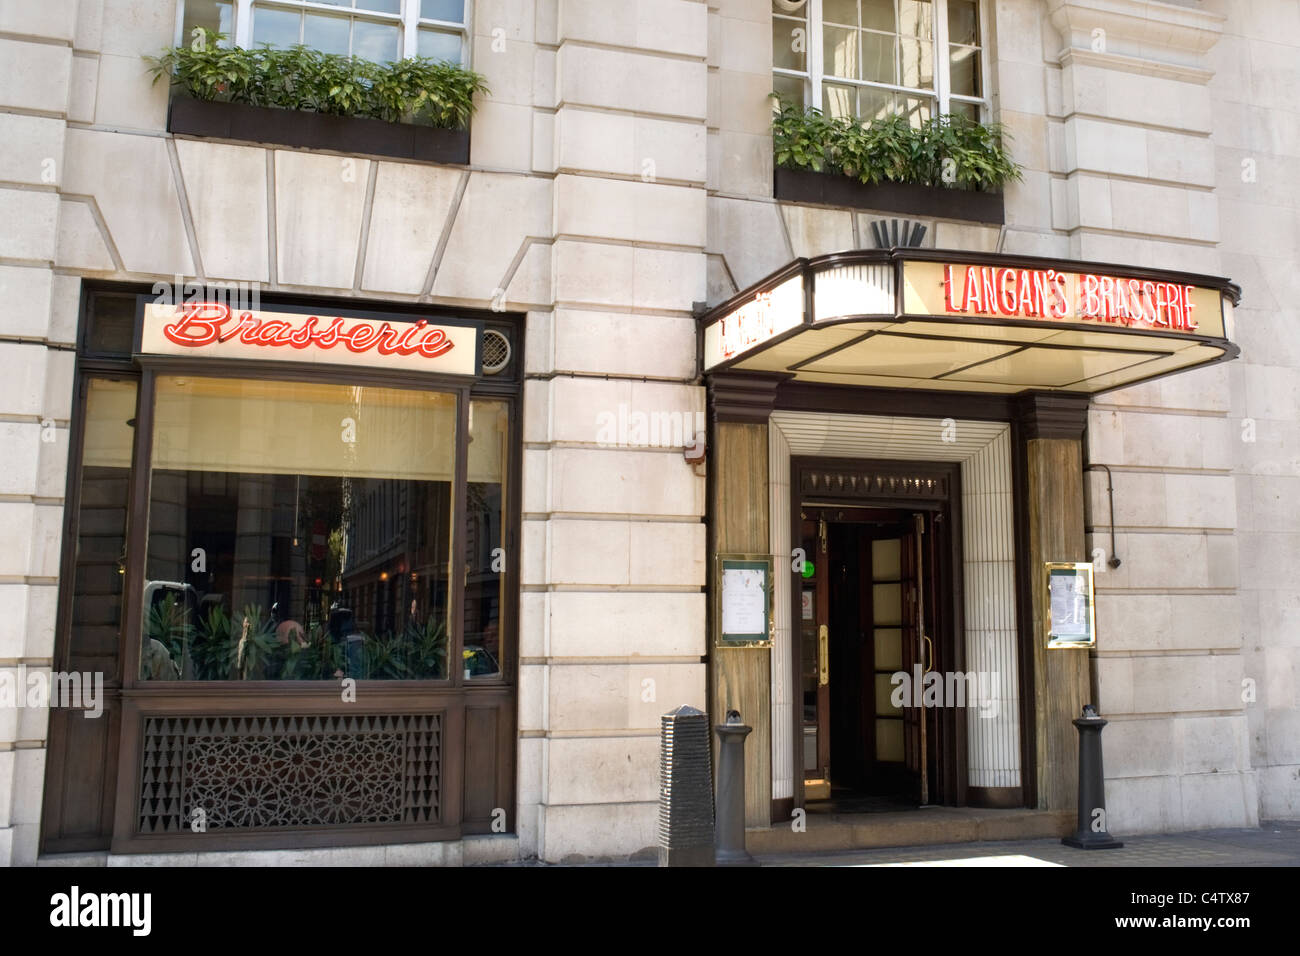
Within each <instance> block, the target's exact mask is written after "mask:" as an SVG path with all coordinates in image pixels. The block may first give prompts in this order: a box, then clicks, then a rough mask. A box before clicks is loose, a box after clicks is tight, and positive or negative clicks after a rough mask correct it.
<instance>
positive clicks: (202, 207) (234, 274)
mask: <svg viewBox="0 0 1300 956" xmlns="http://www.w3.org/2000/svg"><path fill="white" fill-rule="evenodd" d="M176 155H177V158H178V159H179V161H180V167H181V175H182V176H184V178H185V190H186V193H187V195H188V196H189V204H190V215H191V217H192V219H193V222H194V234H195V238H196V239H197V241H198V247H199V258H200V259H201V260H202V262H203V271H204V273H205V274H206V276H207V277H208V278H210V279H233V280H247V281H254V282H266V281H268V279H269V278H270V276H269V274H268V263H269V256H268V254H267V244H268V241H269V240H268V237H267V225H266V215H267V189H266V175H267V162H266V151H265V150H262V149H257V148H254V147H250V146H228V145H225V144H222V143H206V142H202V141H199V140H186V139H178V140H176Z"/></svg>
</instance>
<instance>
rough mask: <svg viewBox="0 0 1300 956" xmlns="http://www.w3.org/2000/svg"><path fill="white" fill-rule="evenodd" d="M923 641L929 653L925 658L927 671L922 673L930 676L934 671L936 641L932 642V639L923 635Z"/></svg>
mask: <svg viewBox="0 0 1300 956" xmlns="http://www.w3.org/2000/svg"><path fill="white" fill-rule="evenodd" d="M921 640H923V641H925V645H926V648H927V653H926V656H925V670H924V671H922V673H923V674H928V673H930V671H932V670H933V669H934V641H932V640H930V638H929V637H927V636H926V635H924V634H922V635H921Z"/></svg>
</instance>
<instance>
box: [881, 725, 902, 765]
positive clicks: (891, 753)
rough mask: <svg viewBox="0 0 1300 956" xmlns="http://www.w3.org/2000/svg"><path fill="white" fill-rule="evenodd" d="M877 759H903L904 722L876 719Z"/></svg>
mask: <svg viewBox="0 0 1300 956" xmlns="http://www.w3.org/2000/svg"><path fill="white" fill-rule="evenodd" d="M876 759H877V760H880V761H887V762H890V763H899V762H901V761H902V759H903V722H902V721H901V720H877V721H876Z"/></svg>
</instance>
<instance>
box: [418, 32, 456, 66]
mask: <svg viewBox="0 0 1300 956" xmlns="http://www.w3.org/2000/svg"><path fill="white" fill-rule="evenodd" d="M418 48H419V54H420V56H428V57H432V58H433V59H435V60H439V61H446V62H448V63H459V62H460V34H459V33H443V32H442V31H441V30H425V29H422V30H420V35H419V40H418Z"/></svg>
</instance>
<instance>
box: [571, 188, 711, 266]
mask: <svg viewBox="0 0 1300 956" xmlns="http://www.w3.org/2000/svg"><path fill="white" fill-rule="evenodd" d="M705 224H706V216H705V196H704V192H703V191H702V190H699V189H692V188H690V187H687V186H666V185H660V184H658V183H647V182H627V181H624V180H614V179H599V178H596V177H591V176H571V175H564V174H561V175H559V176H557V177H556V178H555V234H556V236H565V237H568V236H598V237H600V238H602V239H613V240H623V241H625V242H643V243H657V244H662V245H676V246H698V247H700V248H703V246H704V243H705Z"/></svg>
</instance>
